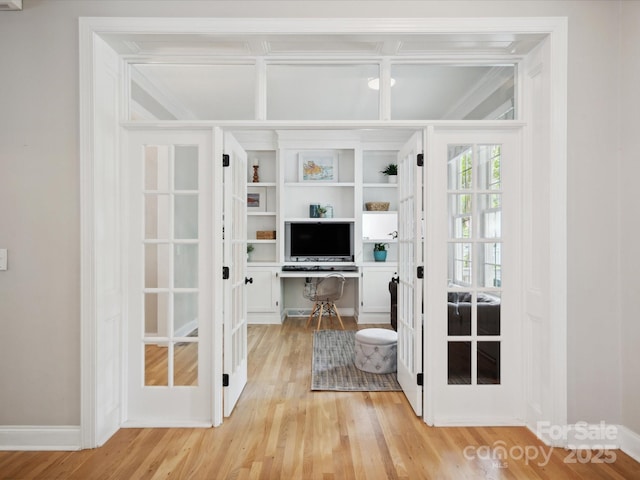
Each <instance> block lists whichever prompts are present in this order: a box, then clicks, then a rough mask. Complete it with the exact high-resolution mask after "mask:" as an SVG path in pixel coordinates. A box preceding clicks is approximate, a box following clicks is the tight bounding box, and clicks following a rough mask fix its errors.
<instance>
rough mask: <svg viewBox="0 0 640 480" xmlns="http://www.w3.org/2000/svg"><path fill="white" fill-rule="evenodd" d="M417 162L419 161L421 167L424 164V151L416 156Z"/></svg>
mask: <svg viewBox="0 0 640 480" xmlns="http://www.w3.org/2000/svg"><path fill="white" fill-rule="evenodd" d="M416 162H417V163H418V166H419V167H422V166H424V153H419V154H418V156H417V158H416Z"/></svg>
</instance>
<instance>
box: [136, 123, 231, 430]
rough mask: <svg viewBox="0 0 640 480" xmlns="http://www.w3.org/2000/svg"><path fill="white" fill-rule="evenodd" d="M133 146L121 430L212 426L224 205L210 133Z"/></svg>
mask: <svg viewBox="0 0 640 480" xmlns="http://www.w3.org/2000/svg"><path fill="white" fill-rule="evenodd" d="M127 140H128V159H127V162H125V165H124V166H123V167H124V169H125V178H126V179H127V180H126V181H127V182H128V191H129V197H128V209H127V210H128V215H129V222H128V225H129V248H128V259H129V261H128V282H129V284H128V291H129V302H128V305H129V309H128V327H127V336H128V339H127V343H126V345H127V347H126V348H127V365H128V368H127V370H126V371H127V375H128V381H127V409H126V414H125V422H124V426H151V427H160V426H211V425H212V423H213V410H214V409H213V406H212V388H213V386H212V364H213V358H212V353H213V352H212V340H213V312H214V303H215V302H216V300H217V301H218V302H220V300H221V297H219V298H217V299H216V297H215V295H214V291H215V290H216V288H215V285H216V283H215V282H214V279H213V277H212V272H213V271H214V267H215V265H214V264H215V255H214V242H213V238H212V232H213V231H214V224H215V223H216V221H215V220H214V219H216V218H219V215H214V211H215V210H216V209H220V210H221V208H222V206H221V205H218V204H217V203H216V202H214V197H213V193H212V192H213V186H214V183H215V182H214V169H213V163H212V160H213V159H212V151H213V145H212V135H211V131H210V130H208V131H194V132H192V131H174V130H168V131H167V130H163V131H133V132H128V135H127ZM218 203H219V202H218ZM216 228H220V229H221V226H219V225H218V226H216Z"/></svg>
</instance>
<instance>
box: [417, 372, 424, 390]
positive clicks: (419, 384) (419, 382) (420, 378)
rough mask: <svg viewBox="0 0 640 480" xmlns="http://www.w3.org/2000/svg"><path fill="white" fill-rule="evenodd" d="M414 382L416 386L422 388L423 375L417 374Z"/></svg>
mask: <svg viewBox="0 0 640 480" xmlns="http://www.w3.org/2000/svg"><path fill="white" fill-rule="evenodd" d="M416 380H417V382H418V386H420V387H422V386H423V385H424V374H422V373H419V374H418V378H417V379H416Z"/></svg>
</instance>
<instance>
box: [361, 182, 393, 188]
mask: <svg viewBox="0 0 640 480" xmlns="http://www.w3.org/2000/svg"><path fill="white" fill-rule="evenodd" d="M362 187H363V188H397V187H398V184H397V183H363V184H362Z"/></svg>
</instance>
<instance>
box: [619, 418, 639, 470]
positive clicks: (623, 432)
mask: <svg viewBox="0 0 640 480" xmlns="http://www.w3.org/2000/svg"><path fill="white" fill-rule="evenodd" d="M618 438H619V442H620V450H622V451H623V452H624V453H626V454H627V455H629V456H630V457H631V458H633V459H634V460H635V461H636V462H640V435H638V434H637V433H636V432H634V431H633V430H629V429H628V428H627V427H623V426H618Z"/></svg>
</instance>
